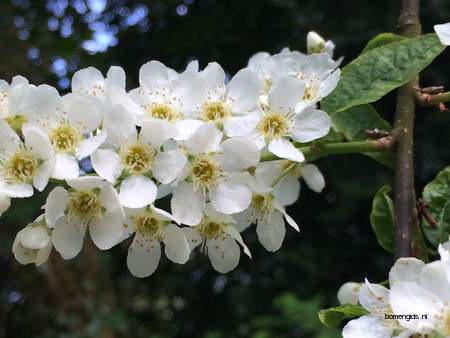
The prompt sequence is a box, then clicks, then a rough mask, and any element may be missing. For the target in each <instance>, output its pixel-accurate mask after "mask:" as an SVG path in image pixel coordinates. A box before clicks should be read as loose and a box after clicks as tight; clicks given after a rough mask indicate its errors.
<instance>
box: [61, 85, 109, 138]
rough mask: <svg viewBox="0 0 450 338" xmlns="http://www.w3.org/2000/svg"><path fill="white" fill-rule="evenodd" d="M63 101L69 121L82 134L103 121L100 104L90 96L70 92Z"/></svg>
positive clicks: (95, 127) (90, 130)
mask: <svg viewBox="0 0 450 338" xmlns="http://www.w3.org/2000/svg"><path fill="white" fill-rule="evenodd" d="M63 103H64V111H65V112H66V113H67V119H68V121H69V123H70V124H71V125H72V126H73V127H75V128H76V129H77V130H79V131H81V133H82V134H88V133H90V132H92V131H94V130H95V129H97V128H98V127H99V125H100V123H101V122H102V118H103V114H102V112H101V107H100V105H99V104H98V103H97V102H96V101H93V100H92V99H91V98H90V97H88V96H84V95H81V94H72V93H70V94H67V95H65V96H64V97H63Z"/></svg>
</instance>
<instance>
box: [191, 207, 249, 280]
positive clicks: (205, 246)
mask: <svg viewBox="0 0 450 338" xmlns="http://www.w3.org/2000/svg"><path fill="white" fill-rule="evenodd" d="M234 223H235V221H234V219H233V218H232V217H231V216H230V215H227V214H224V213H221V212H219V211H217V210H216V209H215V208H214V206H213V205H212V204H211V203H208V204H207V205H206V206H205V210H204V215H203V217H202V220H201V222H200V223H199V224H197V225H195V226H194V227H186V228H183V231H184V233H185V234H186V238H187V240H188V243H189V247H190V248H191V250H193V249H195V248H196V247H197V246H199V245H200V246H201V248H202V250H204V251H205V252H206V253H207V255H208V257H209V259H210V261H211V264H212V266H213V268H214V269H215V270H216V271H218V272H220V273H227V272H230V271H232V270H234V269H235V268H236V267H237V265H238V264H239V258H240V255H241V249H240V248H239V245H241V246H242V248H243V249H244V253H245V254H246V255H247V256H249V257H250V258H251V254H250V251H249V250H248V248H247V246H246V245H245V244H244V241H243V240H242V237H241V235H240V234H239V231H238V230H237V229H236V228H235V227H234ZM238 243H239V245H238Z"/></svg>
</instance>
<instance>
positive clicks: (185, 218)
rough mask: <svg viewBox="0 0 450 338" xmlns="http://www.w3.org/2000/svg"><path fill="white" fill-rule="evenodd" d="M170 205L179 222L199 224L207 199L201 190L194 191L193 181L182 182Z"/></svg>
mask: <svg viewBox="0 0 450 338" xmlns="http://www.w3.org/2000/svg"><path fill="white" fill-rule="evenodd" d="M170 205H171V208H172V214H173V216H174V217H175V219H176V220H177V221H178V223H183V224H186V225H197V224H199V223H200V221H201V219H202V216H203V209H204V208H205V205H206V201H205V196H204V195H203V193H202V192H201V191H200V190H198V191H194V186H193V184H192V183H188V182H182V183H181V184H180V185H178V187H176V189H175V191H174V193H173V197H172V200H171V203H170Z"/></svg>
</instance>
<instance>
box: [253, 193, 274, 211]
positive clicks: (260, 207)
mask: <svg viewBox="0 0 450 338" xmlns="http://www.w3.org/2000/svg"><path fill="white" fill-rule="evenodd" d="M272 202H273V196H272V195H269V194H265V195H262V194H253V197H252V202H251V206H252V207H253V208H254V209H255V210H256V211H257V213H258V214H259V213H266V212H271V211H272V209H273V203H272Z"/></svg>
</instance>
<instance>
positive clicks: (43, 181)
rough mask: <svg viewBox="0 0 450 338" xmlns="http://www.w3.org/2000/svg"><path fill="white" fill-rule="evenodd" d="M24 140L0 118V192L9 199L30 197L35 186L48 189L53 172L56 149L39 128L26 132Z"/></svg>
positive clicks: (30, 127) (39, 188)
mask: <svg viewBox="0 0 450 338" xmlns="http://www.w3.org/2000/svg"><path fill="white" fill-rule="evenodd" d="M23 134H24V139H25V141H24V142H22V141H21V140H20V137H19V136H18V135H17V134H16V133H15V132H14V131H13V130H12V129H11V127H10V126H9V125H8V123H6V122H5V120H2V119H0V139H1V140H2V141H1V142H0V193H2V194H4V195H7V196H9V197H30V196H32V195H33V186H34V187H35V188H36V189H38V190H39V191H42V190H44V188H45V187H46V186H47V183H48V180H49V177H50V174H51V173H52V171H53V166H54V161H53V150H52V147H51V145H50V144H49V143H48V142H45V141H46V135H45V134H44V133H42V131H41V130H40V129H39V128H37V127H32V126H29V127H27V128H24V129H23Z"/></svg>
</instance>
